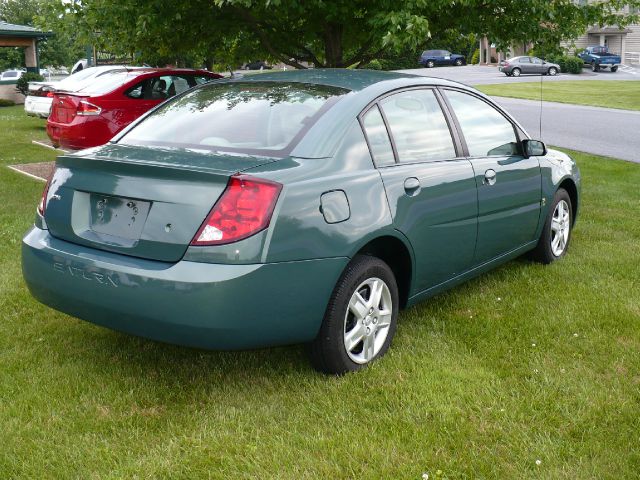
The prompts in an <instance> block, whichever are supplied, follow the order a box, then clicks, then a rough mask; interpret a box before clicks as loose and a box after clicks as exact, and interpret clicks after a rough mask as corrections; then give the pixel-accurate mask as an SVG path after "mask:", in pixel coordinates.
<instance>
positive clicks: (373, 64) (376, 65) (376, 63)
mask: <svg viewBox="0 0 640 480" xmlns="http://www.w3.org/2000/svg"><path fill="white" fill-rule="evenodd" d="M367 68H368V69H369V70H382V63H380V60H377V59H374V60H371V61H370V62H369V63H368V64H367Z"/></svg>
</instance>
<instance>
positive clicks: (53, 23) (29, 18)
mask: <svg viewBox="0 0 640 480" xmlns="http://www.w3.org/2000/svg"><path fill="white" fill-rule="evenodd" d="M59 4H60V2H58V1H56V0H2V1H0V20H3V21H5V22H8V23H14V24H17V25H28V26H32V27H36V28H38V29H40V30H52V31H53V32H54V36H53V37H49V38H47V39H45V40H41V41H40V42H39V48H38V50H39V57H40V65H55V66H59V65H71V64H73V63H75V61H76V60H77V59H78V58H80V57H81V56H82V54H83V51H84V47H83V45H82V44H81V43H80V42H79V41H78V39H77V34H76V32H75V30H74V29H73V26H72V25H69V21H68V20H69V19H68V18H67V19H64V18H62V17H59V16H58V13H59V11H58V6H59ZM23 65H24V52H23V49H21V48H16V49H6V48H5V49H0V68H2V67H5V66H7V67H8V66H14V67H15V66H23Z"/></svg>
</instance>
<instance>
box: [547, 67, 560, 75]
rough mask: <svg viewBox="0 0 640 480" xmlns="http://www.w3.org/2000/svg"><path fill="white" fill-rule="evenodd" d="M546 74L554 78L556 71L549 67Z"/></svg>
mask: <svg viewBox="0 0 640 480" xmlns="http://www.w3.org/2000/svg"><path fill="white" fill-rule="evenodd" d="M547 73H548V74H549V75H550V76H552V77H555V76H556V75H557V74H558V69H557V68H556V67H551V68H549V70H548V71H547Z"/></svg>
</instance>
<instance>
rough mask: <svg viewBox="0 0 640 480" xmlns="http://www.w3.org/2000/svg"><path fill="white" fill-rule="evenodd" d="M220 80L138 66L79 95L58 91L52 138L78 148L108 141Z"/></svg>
mask: <svg viewBox="0 0 640 480" xmlns="http://www.w3.org/2000/svg"><path fill="white" fill-rule="evenodd" d="M216 78H221V75H218V74H217V73H211V72H207V71H205V70H187V69H175V68H163V69H158V68H136V69H131V70H125V71H118V72H113V73H109V74H105V75H102V76H100V77H98V78H97V79H96V80H95V82H92V83H91V85H88V86H87V87H85V88H83V89H81V90H80V91H77V92H64V91H58V92H55V95H54V97H53V103H52V105H51V113H50V114H49V119H48V120H47V135H49V138H50V139H51V142H52V143H53V144H54V145H55V146H56V147H63V148H68V149H74V150H78V149H81V148H89V147H95V146H97V145H102V144H104V143H107V142H108V141H109V140H111V138H112V137H113V136H114V135H115V134H116V133H118V132H119V131H120V130H122V129H123V128H124V127H126V126H127V125H129V124H130V123H131V122H133V121H134V120H135V119H136V118H138V117H140V116H141V115H142V114H143V113H145V112H146V111H148V110H150V109H151V108H153V107H155V106H156V105H158V104H159V103H162V102H164V101H165V100H166V99H167V98H170V97H172V96H174V95H176V94H179V93H182V92H184V91H185V90H188V89H189V88H191V87H195V86H196V85H199V84H201V83H206V82H209V81H211V80H214V79H216Z"/></svg>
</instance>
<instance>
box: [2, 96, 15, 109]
mask: <svg viewBox="0 0 640 480" xmlns="http://www.w3.org/2000/svg"><path fill="white" fill-rule="evenodd" d="M15 104H16V103H15V102H14V101H13V100H7V99H6V98H0V107H13V106H14V105H15Z"/></svg>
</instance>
